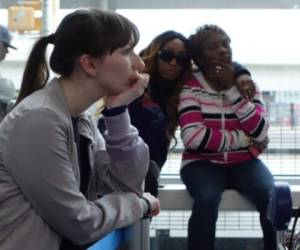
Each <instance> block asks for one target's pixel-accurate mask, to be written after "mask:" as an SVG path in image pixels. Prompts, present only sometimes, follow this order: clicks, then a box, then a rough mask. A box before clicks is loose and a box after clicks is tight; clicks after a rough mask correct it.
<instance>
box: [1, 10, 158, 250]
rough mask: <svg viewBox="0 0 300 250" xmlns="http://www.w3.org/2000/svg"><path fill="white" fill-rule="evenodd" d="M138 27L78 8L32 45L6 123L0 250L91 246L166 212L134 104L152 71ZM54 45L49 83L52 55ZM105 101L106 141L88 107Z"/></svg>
mask: <svg viewBox="0 0 300 250" xmlns="http://www.w3.org/2000/svg"><path fill="white" fill-rule="evenodd" d="M138 38H139V33H138V30H137V28H136V26H135V25H134V24H133V23H131V22H130V21H129V20H127V19H126V18H124V17H123V16H121V15H118V14H116V13H113V12H108V11H101V10H95V9H91V10H77V11H74V12H72V13H71V14H69V15H67V16H66V17H65V18H64V19H63V20H62V22H61V23H60V25H59V26H58V28H57V30H56V32H55V33H54V34H51V35H48V36H45V37H41V38H40V39H39V40H38V41H37V42H36V44H35V45H34V47H33V49H32V51H31V54H30V56H29V59H28V61H27V65H26V68H25V71H24V76H23V80H22V85H21V90H20V94H19V96H18V98H17V102H16V105H15V107H14V108H13V110H12V111H11V112H10V113H9V114H8V115H7V116H6V117H5V119H4V120H3V122H2V123H1V125H0V208H1V209H0V218H1V219H0V249H3V250H4V249H23V250H29V249H30V250H32V249H35V250H47V249H49V250H50V249H51V250H56V249H57V250H58V249H68V250H71V249H86V247H87V246H88V245H90V244H92V243H93V242H95V241H97V240H99V239H100V238H101V237H103V236H104V235H106V234H107V233H108V232H110V231H111V230H113V229H115V228H120V227H124V226H127V225H130V224H132V223H134V222H135V221H137V220H139V219H141V218H142V217H143V216H145V215H148V216H154V215H156V214H158V212H159V201H158V200H157V199H156V198H154V197H152V196H151V195H150V194H144V193H143V191H142V188H141V186H142V182H143V179H144V177H145V175H146V172H147V168H148V164H149V153H148V148H147V146H146V145H145V144H144V142H143V141H142V140H141V139H140V138H139V136H138V132H137V130H136V129H135V128H134V127H133V126H131V124H130V119H129V115H128V111H127V105H128V104H129V103H130V102H132V101H133V100H134V99H136V98H138V97H139V96H140V95H142V93H143V92H144V89H145V88H146V87H147V84H148V75H147V74H143V73H140V71H141V70H142V69H143V67H144V64H143V62H142V60H141V59H140V57H139V56H138V55H136V54H135V53H134V52H133V48H134V46H135V45H136V43H137V41H138ZM49 44H52V45H53V51H52V53H51V56H50V67H51V69H52V71H53V72H55V73H56V74H57V75H58V76H57V77H55V78H53V79H52V80H51V81H50V82H48V78H49V69H48V66H47V61H46V57H45V51H46V48H47V47H48V45H49ZM104 96H106V97H107V98H106V99H107V102H106V108H105V110H104V111H103V115H104V117H105V118H104V119H105V123H106V126H107V133H106V135H105V138H104V137H102V136H101V135H100V134H99V132H98V130H97V128H96V127H95V125H94V122H93V120H92V117H91V116H90V115H89V114H87V113H86V112H85V110H86V109H87V108H88V107H89V106H90V105H92V104H93V103H95V102H96V101H97V100H99V99H100V98H102V97H104Z"/></svg>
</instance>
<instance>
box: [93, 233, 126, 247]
mask: <svg viewBox="0 0 300 250" xmlns="http://www.w3.org/2000/svg"><path fill="white" fill-rule="evenodd" d="M123 236H124V229H117V230H114V231H113V232H111V233H110V234H108V235H106V236H105V237H104V238H103V239H102V240H99V241H98V242H97V243H95V244H94V245H92V246H91V247H89V248H88V250H116V249H118V248H119V247H120V246H121V245H122V244H123V242H124V237H123Z"/></svg>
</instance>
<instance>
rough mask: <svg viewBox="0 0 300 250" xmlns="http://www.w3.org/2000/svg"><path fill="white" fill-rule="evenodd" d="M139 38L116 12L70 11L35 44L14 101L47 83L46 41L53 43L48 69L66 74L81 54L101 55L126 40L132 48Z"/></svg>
mask: <svg viewBox="0 0 300 250" xmlns="http://www.w3.org/2000/svg"><path fill="white" fill-rule="evenodd" d="M138 40H139V32H138V29H137V27H136V26H135V25H134V24H133V23H132V22H131V21H129V20H128V19H127V18H125V17H123V16H121V15H119V14H117V13H115V12H111V11H104V10H99V9H89V10H85V9H82V10H76V11H74V12H72V13H70V14H69V15H67V16H66V17H64V19H63V20H62V21H61V23H60V24H59V26H58V28H57V30H56V32H55V34H51V35H49V36H44V37H41V38H40V39H39V40H38V41H37V42H36V43H35V45H34V47H33V49H32V51H31V53H30V55H29V58H28V61H27V64H26V67H25V71H24V74H23V79H22V84H21V89H20V93H19V96H18V98H17V102H16V103H19V102H20V101H21V100H22V99H24V98H25V97H26V96H28V95H30V94H31V93H32V92H34V91H36V90H38V89H41V88H43V87H44V86H45V85H46V83H47V81H48V78H49V69H48V66H47V62H46V57H45V51H46V48H47V45H48V44H49V43H52V44H53V45H54V48H53V52H52V54H51V56H50V68H51V69H52V70H53V71H54V72H55V73H57V74H59V75H62V76H65V77H67V76H69V75H70V74H71V73H72V71H73V70H74V66H75V62H76V59H77V58H78V57H80V56H81V55H83V54H88V55H91V56H94V57H101V56H104V55H105V54H108V53H110V54H111V53H113V52H114V50H116V49H117V48H119V47H123V46H125V45H126V44H128V43H129V42H130V45H131V46H132V47H134V46H135V45H136V44H137V42H138Z"/></svg>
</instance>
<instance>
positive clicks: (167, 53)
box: [158, 49, 190, 66]
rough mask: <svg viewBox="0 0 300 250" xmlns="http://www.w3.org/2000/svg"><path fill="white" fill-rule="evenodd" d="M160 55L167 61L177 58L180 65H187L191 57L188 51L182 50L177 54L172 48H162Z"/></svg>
mask: <svg viewBox="0 0 300 250" xmlns="http://www.w3.org/2000/svg"><path fill="white" fill-rule="evenodd" d="M158 57H159V58H160V59H161V60H163V61H165V62H171V61H172V60H173V59H174V58H175V59H176V63H177V64H178V65H180V66H185V65H187V64H188V63H189V61H190V57H189V55H188V54H187V53H186V52H181V53H178V54H177V55H176V54H175V53H174V51H173V50H170V49H162V50H160V51H159V52H158Z"/></svg>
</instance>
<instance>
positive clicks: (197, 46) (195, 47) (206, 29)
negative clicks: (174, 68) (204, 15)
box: [189, 24, 230, 69]
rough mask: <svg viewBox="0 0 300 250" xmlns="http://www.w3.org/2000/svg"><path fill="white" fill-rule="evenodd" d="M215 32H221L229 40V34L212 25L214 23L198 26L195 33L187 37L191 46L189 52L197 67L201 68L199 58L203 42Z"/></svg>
mask: <svg viewBox="0 0 300 250" xmlns="http://www.w3.org/2000/svg"><path fill="white" fill-rule="evenodd" d="M215 34H222V35H224V36H226V37H227V38H228V40H229V41H230V38H229V36H228V35H227V33H226V32H225V31H224V30H223V29H221V28H220V27H219V26H217V25H214V24H205V25H203V26H200V27H198V28H197V29H196V32H195V34H193V35H191V36H190V37H189V40H190V46H191V53H192V55H191V56H192V59H193V62H194V63H195V65H197V67H198V68H199V69H201V68H202V63H201V60H199V59H200V58H201V56H202V55H201V53H202V51H201V49H202V47H203V44H204V42H205V41H206V40H207V39H208V38H210V37H211V36H212V35H215Z"/></svg>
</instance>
